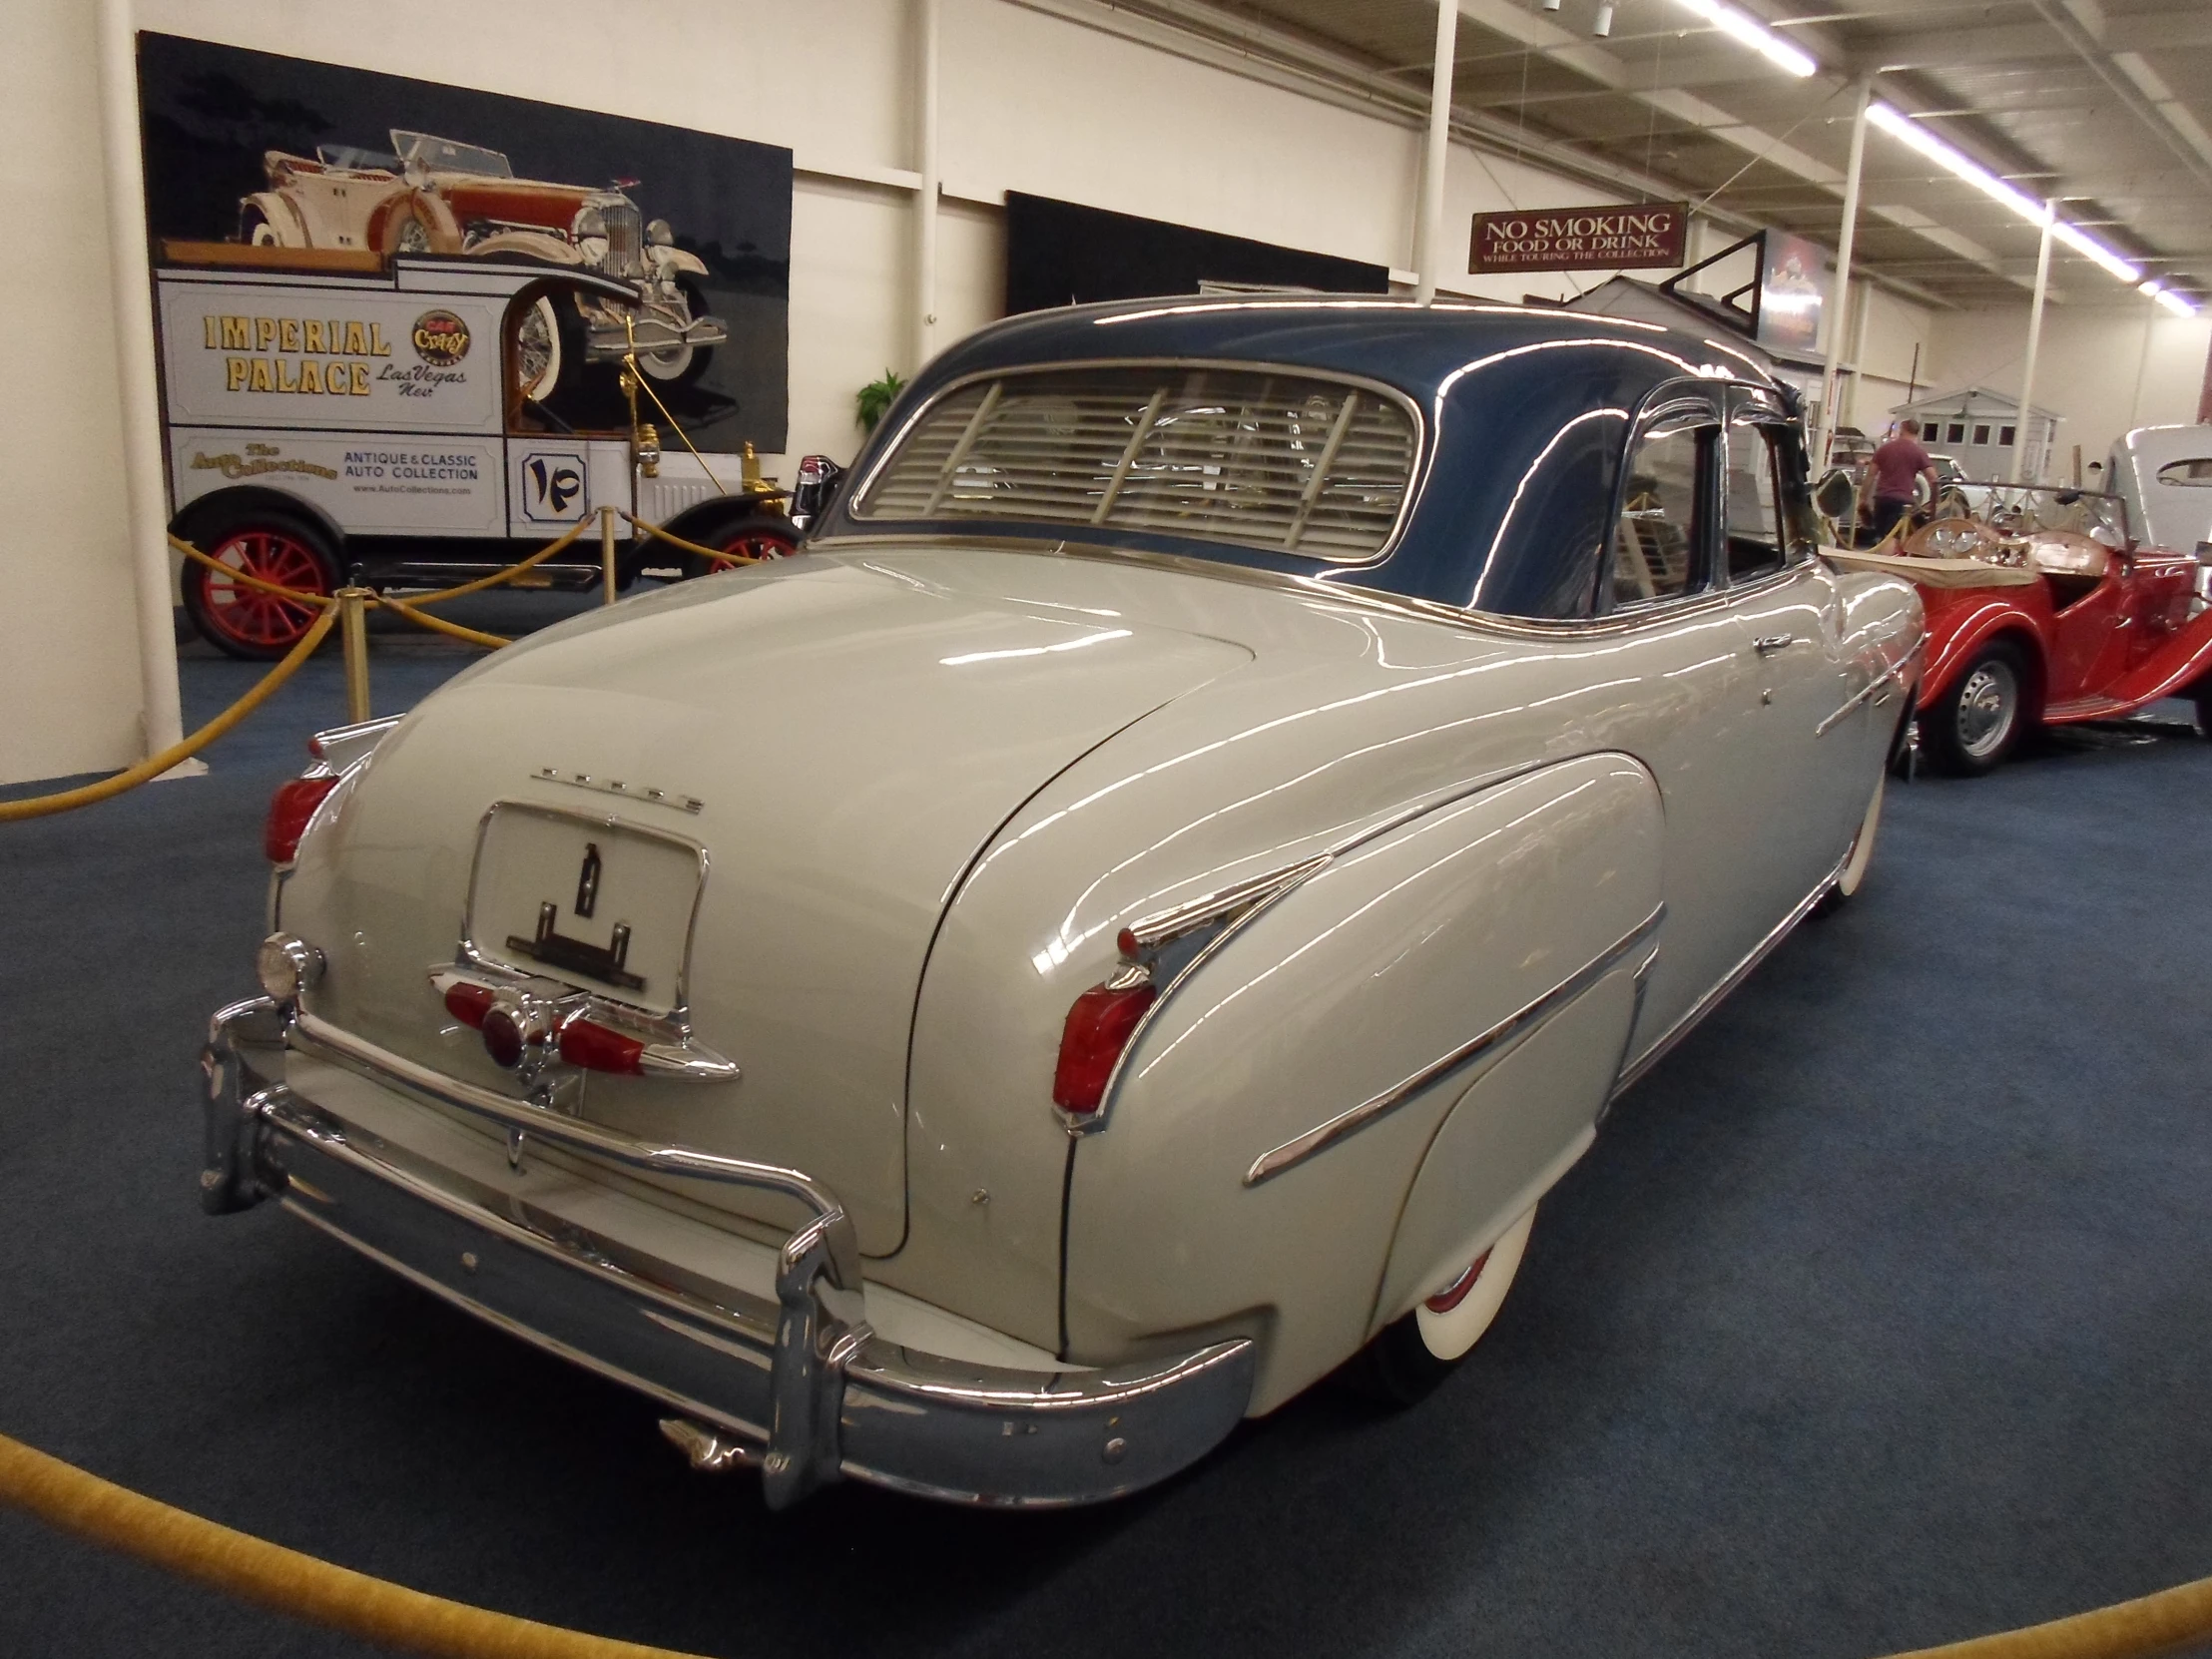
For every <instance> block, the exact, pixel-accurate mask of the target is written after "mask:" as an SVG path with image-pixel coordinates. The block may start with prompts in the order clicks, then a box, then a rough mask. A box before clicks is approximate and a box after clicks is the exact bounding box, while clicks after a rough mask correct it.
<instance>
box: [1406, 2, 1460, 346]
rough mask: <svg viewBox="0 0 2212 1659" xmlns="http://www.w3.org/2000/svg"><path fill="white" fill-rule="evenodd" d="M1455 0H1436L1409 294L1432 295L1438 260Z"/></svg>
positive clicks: (1455, 42) (1448, 144) (1455, 37)
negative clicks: (1433, 55)
mask: <svg viewBox="0 0 2212 1659" xmlns="http://www.w3.org/2000/svg"><path fill="white" fill-rule="evenodd" d="M1458 41H1459V0H1436V63H1435V68H1434V70H1433V72H1432V73H1431V75H1430V77H1429V82H1428V143H1427V146H1426V148H1425V149H1424V150H1423V151H1422V152H1421V169H1420V207H1419V209H1418V210H1417V212H1418V218H1416V219H1415V220H1414V222H1413V270H1414V271H1415V273H1417V275H1418V280H1417V281H1416V282H1415V283H1414V286H1413V297H1414V298H1415V299H1417V300H1419V301H1420V302H1421V303H1422V304H1423V305H1425V304H1427V303H1428V302H1429V301H1430V300H1431V299H1433V298H1435V297H1436V272H1437V269H1438V268H1439V267H1440V266H1441V265H1442V264H1443V218H1444V163H1445V161H1446V159H1447V158H1448V156H1449V155H1450V151H1451V69H1452V63H1453V60H1454V59H1455V58H1456V57H1457V55H1458Z"/></svg>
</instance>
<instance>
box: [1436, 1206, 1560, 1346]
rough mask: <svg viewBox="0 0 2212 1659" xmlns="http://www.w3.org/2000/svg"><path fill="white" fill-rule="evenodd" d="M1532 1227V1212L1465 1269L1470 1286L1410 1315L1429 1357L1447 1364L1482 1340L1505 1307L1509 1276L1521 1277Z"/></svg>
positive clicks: (1448, 1291) (1451, 1289)
mask: <svg viewBox="0 0 2212 1659" xmlns="http://www.w3.org/2000/svg"><path fill="white" fill-rule="evenodd" d="M1535 1225H1536V1212H1535V1211H1534V1210H1533V1209H1531V1210H1530V1211H1529V1212H1528V1214H1527V1215H1525V1216H1523V1217H1521V1219H1520V1220H1519V1221H1516V1222H1515V1223H1513V1225H1512V1226H1511V1227H1509V1228H1507V1229H1506V1231H1505V1236H1504V1237H1503V1238H1502V1239H1500V1240H1498V1241H1497V1243H1496V1244H1494V1245H1492V1246H1490V1248H1489V1250H1488V1251H1487V1252H1486V1253H1485V1254H1484V1256H1483V1258H1482V1260H1481V1261H1480V1262H1478V1263H1476V1264H1475V1265H1474V1267H1473V1268H1472V1269H1470V1270H1469V1272H1468V1275H1467V1279H1468V1280H1471V1281H1472V1282H1471V1283H1467V1282H1465V1281H1461V1282H1457V1283H1454V1284H1452V1285H1449V1286H1447V1287H1445V1289H1444V1290H1443V1291H1441V1292H1439V1293H1438V1294H1437V1295H1435V1296H1433V1297H1430V1298H1429V1299H1428V1300H1427V1301H1425V1302H1423V1303H1422V1304H1421V1305H1420V1306H1419V1307H1417V1308H1415V1309H1414V1310H1413V1326H1414V1329H1415V1330H1417V1331H1418V1332H1419V1333H1420V1345H1421V1347H1423V1348H1425V1349H1426V1350H1428V1352H1429V1354H1430V1356H1431V1357H1433V1358H1435V1359H1437V1360H1441V1361H1444V1362H1445V1363H1446V1364H1449V1363H1450V1362H1451V1361H1454V1360H1457V1359H1460V1358H1462V1357H1463V1356H1464V1355H1465V1354H1466V1352H1467V1350H1468V1349H1470V1348H1472V1347H1474V1345H1475V1344H1476V1343H1478V1342H1480V1341H1481V1340H1482V1333H1483V1332H1485V1331H1487V1330H1489V1328H1490V1322H1491V1321H1492V1320H1494V1319H1496V1318H1497V1311H1498V1310H1499V1309H1500V1308H1502V1307H1504V1306H1505V1293H1506V1292H1507V1291H1509V1290H1511V1289H1512V1288H1513V1275H1515V1274H1516V1273H1518V1272H1520V1265H1521V1256H1522V1255H1523V1254H1524V1253H1525V1252H1526V1251H1527V1249H1528V1234H1529V1230H1530V1229H1531V1228H1533V1227H1534V1226H1535Z"/></svg>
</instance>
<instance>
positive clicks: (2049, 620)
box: [1832, 486, 2212, 775]
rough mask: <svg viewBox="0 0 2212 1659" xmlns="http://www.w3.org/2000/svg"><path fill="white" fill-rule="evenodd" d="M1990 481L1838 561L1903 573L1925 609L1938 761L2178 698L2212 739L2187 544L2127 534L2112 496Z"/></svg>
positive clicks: (1925, 684)
mask: <svg viewBox="0 0 2212 1659" xmlns="http://www.w3.org/2000/svg"><path fill="white" fill-rule="evenodd" d="M1992 490H1993V491H1994V493H1993V496H1992V499H1991V503H1990V508H1989V511H1988V516H1987V517H1985V518H1947V519H1940V520H1937V521H1936V522H1935V523H1933V524H1929V525H1927V526H1925V527H1923V528H1922V529H1920V530H1918V531H1916V532H1914V533H1913V534H1912V535H1911V536H1909V537H1907V538H1906V540H1905V542H1904V543H1903V545H1902V547H1901V548H1899V550H1898V551H1897V552H1896V553H1853V552H1839V553H1836V554H1833V555H1832V556H1833V557H1834V558H1836V559H1837V561H1838V562H1840V563H1844V564H1856V565H1861V566H1863V567H1871V568H1880V569H1884V570H1888V571H1892V572H1895V573H1896V574H1899V575H1903V576H1907V577H1910V578H1911V579H1912V580H1913V581H1914V583H1915V584H1916V585H1918V586H1919V588H1920V590H1921V598H1922V601H1923V603H1924V605H1925V606H1926V609H1927V647H1926V649H1927V653H1928V655H1927V665H1926V668H1925V670H1924V671H1923V675H1922V680H1921V697H1920V707H1919V722H1920V735H1921V745H1922V749H1923V751H1924V752H1925V753H1926V754H1927V756H1928V757H1929V759H1930V760H1931V761H1933V762H1934V763H1935V764H1936V766H1938V767H1940V768H1942V769H1943V770H1944V771H1947V772H1952V773H1957V774H1966V775H1971V774H1977V773H1983V772H1987V771H1989V770H1990V769H1991V768H1992V767H1994V766H1996V765H1997V764H1998V763H1999V762H2001V761H2002V760H2003V759H2004V758H2005V757H2006V756H2007V755H2009V754H2010V753H2011V752H2012V751H2013V749H2014V748H2015V747H2016V746H2017V745H2018V744H2019V742H2020V740H2021V739H2022V738H2023V737H2024V736H2026V735H2027V733H2028V732H2029V731H2030V730H2031V729H2032V728H2035V727H2037V726H2061V725H2067V724H2071V723H2074V722H2079V721H2086V720H2112V719H2115V718H2117V717H2119V716H2123V715H2129V714H2133V713H2134V712H2135V711H2136V710H2138V709H2141V708H2143V707H2144V706H2145V705H2147V704H2151V703H2155V702H2157V701H2158V700H2159V699H2160V698H2162V697H2190V698H2194V699H2195V700H2196V704H2197V725H2198V729H2199V731H2201V732H2204V733H2205V734H2206V735H2207V736H2212V609H2207V607H2206V604H2205V602H2204V600H2203V598H2202V597H2201V596H2200V591H2199V590H2200V586H2201V583H2200V578H2199V566H2198V561H2197V556H2196V555H2195V554H2194V553H2178V552H2174V551H2173V550H2171V549H2168V548H2163V547H2155V546H2153V547H2144V546H2139V545H2138V544H2137V542H2136V540H2135V538H2134V537H2133V536H2132V535H2130V534H2129V529H2128V522H2127V511H2126V506H2125V503H2123V502H2122V501H2121V499H2120V498H2119V497H2118V496H2116V495H2104V494H2098V493H2095V492H2091V491H2086V490H2059V489H2053V488H2049V487H2040V486H2024V487H2023V486H2011V487H2007V488H2004V489H2002V490H1995V488H1994V487H1993V486H1992Z"/></svg>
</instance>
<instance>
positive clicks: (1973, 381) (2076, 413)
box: [1921, 274, 2212, 480]
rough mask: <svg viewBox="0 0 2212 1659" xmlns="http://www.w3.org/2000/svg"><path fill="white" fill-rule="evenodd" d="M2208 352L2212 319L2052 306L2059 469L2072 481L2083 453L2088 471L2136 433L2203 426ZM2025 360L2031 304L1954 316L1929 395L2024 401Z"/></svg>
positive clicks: (2042, 372)
mask: <svg viewBox="0 0 2212 1659" xmlns="http://www.w3.org/2000/svg"><path fill="white" fill-rule="evenodd" d="M2103 282H2104V278H2103V277H2101V276H2100V275H2096V274H2087V275H2084V276H2082V277H2080V278H2079V286H2080V287H2081V288H2083V289H2089V288H2090V284H2092V283H2098V284H2101V283H2103ZM2109 285H2110V286H2111V288H2112V290H2113V291H2114V292H2118V291H2120V290H2119V289H2118V286H2117V284H2109ZM2208 343H2212V317H2207V316H2175V315H2173V314H2172V313H2171V312H2169V311H2165V310H2162V309H2160V308H2159V307H2158V306H2156V305H2154V304H2153V303H2152V302H2151V301H2149V300H2148V299H2143V298H2139V297H2136V296H2134V295H2126V296H2125V297H2123V298H2122V299H2121V300H2120V302H2119V303H2117V304H2095V303H2084V302H2082V301H2081V300H2079V299H2076V300H2074V301H2073V302H2071V303H2068V304H2063V305H2051V306H2048V307H2046V308H2045V310H2044V312H2043V341H2042V347H2041V350H2040V353H2039V355H2038V356H2037V359H2036V364H2035V392H2034V401H2035V403H2036V405H2037V406H2038V407H2041V408H2045V409H2049V410H2051V411H2053V412H2054V413H2056V414H2057V415H2058V416H2059V417H2060V419H2059V425H2058V442H2057V444H2056V446H2055V448H2054V450H2053V452H2052V465H2053V467H2054V468H2055V469H2056V470H2057V471H2058V472H2059V473H2060V474H2062V475H2063V477H2064V478H2065V479H2066V480H2070V479H2071V477H2072V473H2073V446H2074V445H2075V444H2079V445H2080V446H2081V455H2082V460H2083V462H2084V463H2087V462H2089V461H2095V460H2102V459H2103V458H2104V456H2105V453H2106V451H2108V450H2109V449H2110V448H2111V447H2112V440H2113V439H2114V438H2116V437H2118V436H2120V435H2121V434H2122V433H2123V432H2125V431H2127V430H2128V429H2129V428H2130V427H2132V426H2164V425H2173V424H2180V423H2185V422H2188V421H2193V420H2195V419H2196V417H2197V394H2198V390H2199V388H2200V387H2201V386H2202V385H2203V383H2204V366H2205V352H2206V347H2207V344H2208ZM2026 351H2027V307H2026V306H2025V305H2018V306H2011V307H2007V308H2005V309H2002V310H1988V311H1969V312H1964V313H1961V314H1959V315H1956V316H1946V317H1944V318H1943V319H1942V323H1941V325H1940V327H1939V328H1938V330H1937V332H1936V340H1935V348H1934V351H1933V358H1934V372H1933V373H1930V372H1928V371H1926V370H1924V371H1923V373H1922V375H1921V382H1922V384H1921V389H1922V392H1923V394H1924V395H1925V394H1926V393H1927V392H1928V391H1930V390H1932V389H1933V390H1936V391H1950V390H1953V389H1955V388H1957V387H1960V386H1969V385H1980V386H1987V387H1988V388H1989V389H1990V390H1991V391H2001V392H2005V393H2008V394H2010V395H2012V396H2015V397H2016V396H2018V395H2019V390H2020V367H2021V362H2022V359H2023V358H2024V356H2025V354H2026Z"/></svg>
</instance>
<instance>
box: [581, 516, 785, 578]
mask: <svg viewBox="0 0 2212 1659" xmlns="http://www.w3.org/2000/svg"><path fill="white" fill-rule="evenodd" d="M615 511H617V512H622V509H621V508H619V507H617V508H616V509H615ZM622 516H623V517H624V518H626V519H628V520H629V521H630V522H631V523H632V524H634V525H636V526H637V528H638V529H640V530H642V531H644V532H645V533H646V534H647V535H649V536H651V537H652V538H653V539H654V540H655V541H665V542H667V543H668V544H669V546H671V547H674V548H677V549H679V550H681V551H683V552H685V553H696V554H698V555H699V556H700V557H701V558H705V559H715V560H718V561H720V562H721V563H723V564H726V565H757V564H759V563H761V561H760V560H759V559H757V558H748V557H746V555H744V554H743V553H726V552H724V551H723V550H722V549H721V548H719V547H702V546H701V545H700V544H699V543H698V542H695V541H686V540H685V539H684V538H683V537H682V536H672V535H670V534H669V533H668V532H667V531H666V530H664V529H662V528H661V527H660V526H659V525H658V524H652V523H648V522H647V521H646V520H644V519H642V518H640V517H638V515H637V514H636V513H622Z"/></svg>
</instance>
